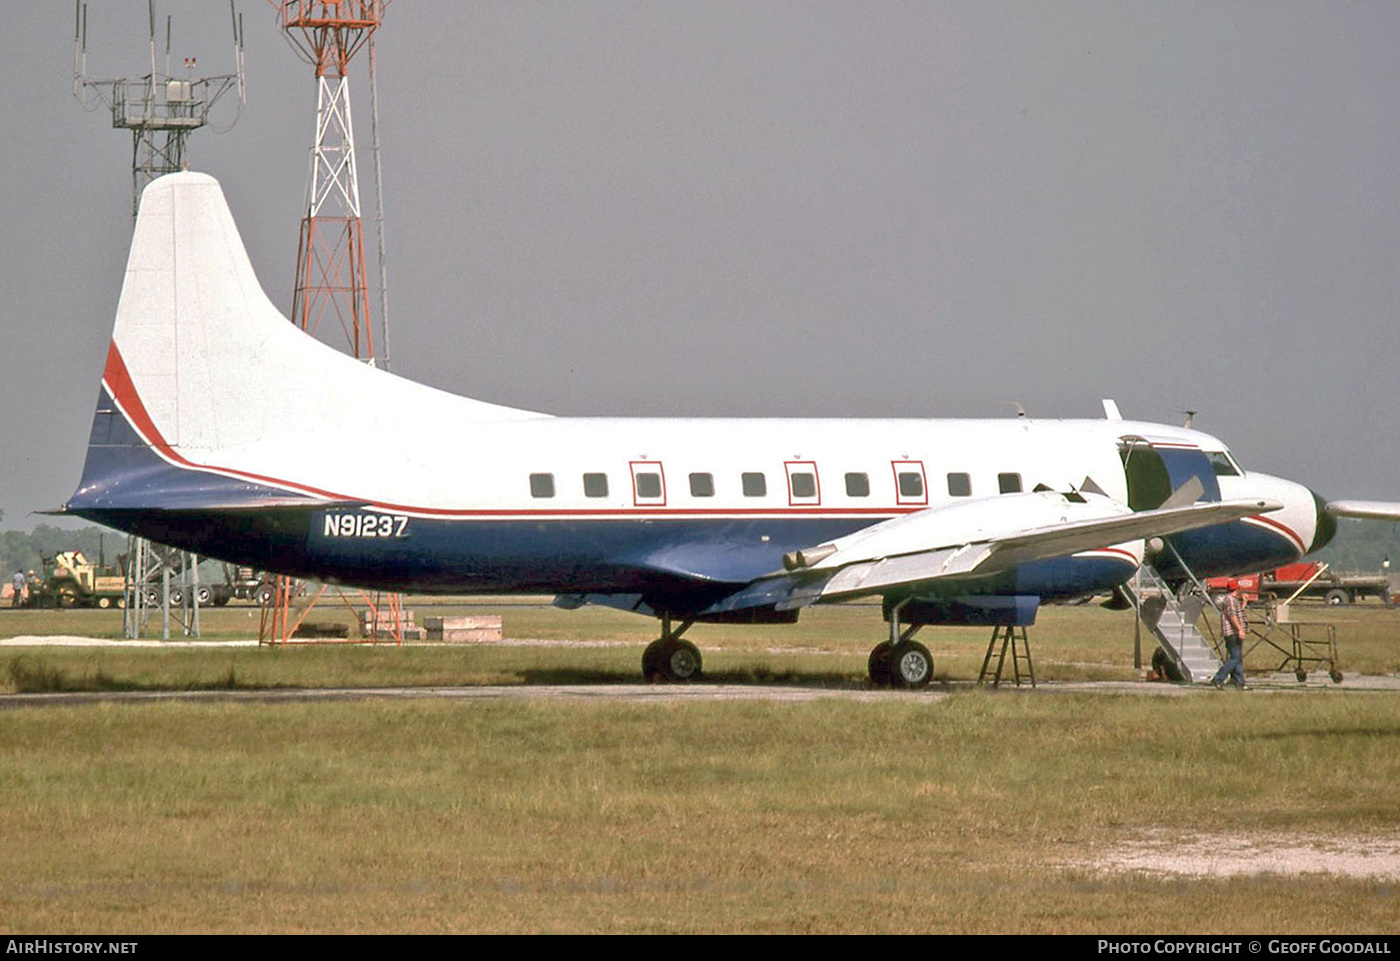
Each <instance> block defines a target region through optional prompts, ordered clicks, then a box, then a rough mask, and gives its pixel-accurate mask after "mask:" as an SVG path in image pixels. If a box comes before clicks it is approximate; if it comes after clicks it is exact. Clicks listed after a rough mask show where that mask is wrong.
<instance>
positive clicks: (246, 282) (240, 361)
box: [66, 173, 545, 513]
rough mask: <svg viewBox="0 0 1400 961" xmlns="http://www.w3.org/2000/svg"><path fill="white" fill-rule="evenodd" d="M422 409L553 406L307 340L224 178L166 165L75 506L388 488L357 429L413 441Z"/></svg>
mask: <svg viewBox="0 0 1400 961" xmlns="http://www.w3.org/2000/svg"><path fill="white" fill-rule="evenodd" d="M425 411H427V412H430V413H431V416H432V417H433V418H435V419H440V418H442V417H448V418H451V422H452V423H456V424H468V425H470V424H473V423H478V424H480V423H496V422H501V421H513V420H520V419H533V418H538V417H542V416H545V415H541V414H535V413H531V412H529V411H521V410H514V409H511V408H507V407H498V406H496V405H494V404H486V403H482V402H480V401H474V400H468V399H466V398H461V397H456V396H454V395H451V394H446V393H444V392H442V391H437V390H434V389H432V388H429V387H424V386H422V385H419V384H415V383H412V382H411V381H406V380H404V379H402V378H399V377H394V376H392V375H389V374H387V373H385V372H383V371H378V370H375V369H373V368H371V367H369V366H368V365H366V364H363V363H361V362H359V361H357V360H355V359H353V358H350V357H347V356H345V355H344V354H341V353H339V352H338V351H335V350H333V349H331V348H330V347H327V346H326V345H324V344H321V343H320V342H318V341H316V340H314V339H313V338H311V337H308V336H307V335H305V334H304V333H302V332H301V331H300V330H298V329H297V328H295V327H294V326H293V325H292V324H291V323H289V322H288V321H287V320H286V318H285V317H283V316H282V314H281V312H280V311H278V310H277V308H276V307H275V306H274V305H273V304H272V302H271V301H270V300H268V298H267V295H266V294H265V293H264V292H263V289H262V287H261V286H260V285H259V283H258V280H257V277H256V276H255V275H254V273H253V267H252V264H251V263H250V262H249V260H248V255H247V252H246V251H245V250H244V247H243V242H242V240H241V239H240V237H239V235H238V228H237V227H236V226H235V225H234V222H233V216H232V214H231V213H230V212H229V208H228V204H227V203H226V202H225V200H224V195H223V191H222V190H221V189H220V187H219V184H218V182H217V181H215V180H214V179H213V178H212V177H209V176H206V175H204V174H197V173H177V174H171V175H169V176H166V177H162V178H160V179H158V180H156V181H154V182H152V183H151V185H150V186H149V187H147V188H146V191H145V193H144V194H143V195H142V198H141V209H140V213H139V215H138V217H137V220H136V231H135V235H134V237H133V239H132V245H131V256H130V259H129V261H128V264H127V270H126V279H125V283H124V285H123V287H122V294H121V300H120V302H119V303H118V306H117V320H116V327H115V330H114V331H113V334H112V344H111V348H110V349H109V351H108V354H107V365H106V369H105V370H104V372H103V377H102V390H101V392H100V394H99V397H98V405H97V414H96V417H95V418H94V420H93V429H92V435H91V437H90V438H89V442H88V458H87V463H86V465H85V466H84V470H83V479H82V482H81V484H80V486H79V490H78V492H77V493H76V494H75V495H74V496H73V497H72V498H70V499H69V502H68V504H67V505H66V509H67V510H70V511H74V512H77V513H82V512H84V511H88V512H95V511H98V510H122V509H146V510H149V509H166V510H169V509H185V508H190V509H192V508H197V507H205V506H212V505H213V504H215V503H218V504H228V505H231V506H237V505H247V506H252V505H256V504H269V503H274V502H282V503H285V502H287V501H288V500H298V499H300V500H306V499H310V500H311V501H319V500H326V499H332V500H345V499H355V500H373V499H376V498H379V497H384V496H389V495H390V494H391V492H390V491H388V490H386V489H383V488H385V485H386V484H388V483H389V482H390V478H388V477H387V475H386V476H378V475H376V473H375V472H374V471H373V470H369V471H366V470H364V469H363V465H359V464H357V462H356V461H355V460H354V459H353V449H354V447H355V438H362V437H365V436H376V435H385V436H399V437H402V436H403V430H404V426H405V424H406V423H416V422H420V421H422V420H423V418H424V412H425ZM439 422H440V421H439ZM347 490H354V491H356V493H355V494H347V493H344V492H345V491H347Z"/></svg>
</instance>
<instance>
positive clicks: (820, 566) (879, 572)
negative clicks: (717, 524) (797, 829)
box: [711, 492, 1283, 612]
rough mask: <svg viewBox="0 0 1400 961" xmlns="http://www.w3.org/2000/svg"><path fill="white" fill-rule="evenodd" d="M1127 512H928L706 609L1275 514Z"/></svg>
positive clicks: (906, 584)
mask: <svg viewBox="0 0 1400 961" xmlns="http://www.w3.org/2000/svg"><path fill="white" fill-rule="evenodd" d="M1177 502H1179V499H1178V498H1173V499H1172V501H1169V502H1168V504H1169V505H1171V506H1166V507H1162V508H1158V509H1157V510H1151V511H1138V512H1136V513H1134V512H1132V511H1130V510H1129V509H1128V508H1127V507H1126V506H1125V505H1123V504H1120V503H1118V502H1117V501H1115V500H1113V499H1112V498H1109V497H1105V496H1102V495H1098V494H1091V493H1083V492H1071V493H1068V494H1062V493H1056V492H1043V493H1029V494H1006V495H1000V496H997V497H989V498H983V499H980V500H975V501H967V502H964V503H961V504H957V505H953V506H948V507H940V508H931V509H929V510H924V511H918V512H916V513H913V514H907V515H905V516H902V517H897V518H894V519H892V520H888V521H885V522H883V523H881V524H876V525H873V526H871V527H868V528H866V529H864V530H861V531H857V532H856V533H854V534H850V535H848V536H846V537H843V538H839V539H837V540H834V541H832V542H831V543H829V544H821V545H818V546H816V547H814V548H810V549H807V550H802V551H794V552H793V553H792V554H789V555H787V556H786V557H785V558H784V566H785V567H786V568H787V569H786V570H784V571H775V572H773V573H772V574H770V575H768V576H766V577H763V578H760V579H759V580H757V581H755V582H754V583H752V584H750V585H749V586H748V587H745V588H744V589H743V590H741V591H738V592H737V593H735V594H732V595H730V596H729V597H727V598H725V599H724V600H723V601H721V602H719V603H718V604H716V605H715V606H714V607H713V608H712V609H711V610H713V611H716V612H718V611H725V610H739V609H742V608H745V607H753V606H760V605H762V606H767V605H773V606H774V607H775V608H776V609H778V610H786V609H791V608H794V607H805V606H807V605H810V604H815V603H818V602H822V601H834V600H843V599H847V598H853V597H859V596H862V595H871V594H885V593H890V592H900V593H908V594H916V593H918V592H919V591H920V590H921V589H930V588H933V587H934V586H937V587H938V588H939V589H940V590H941V591H946V590H954V591H958V590H968V591H970V592H973V593H975V592H976V590H977V587H978V586H979V585H980V584H985V583H986V582H987V580H988V579H989V578H991V577H993V576H995V575H997V574H1000V573H1003V572H1006V571H1009V570H1011V569H1012V568H1014V567H1016V566H1017V565H1020V564H1026V563H1029V562H1031V561H1037V560H1046V559H1050V558H1056V557H1067V556H1070V555H1072V554H1076V553H1079V552H1082V551H1090V550H1098V549H1103V548H1107V547H1111V546H1113V545H1116V544H1123V543H1126V542H1129V541H1137V540H1141V539H1144V538H1148V537H1158V536H1166V535H1168V534H1175V533H1179V532H1181V531H1186V530H1192V529H1194V528H1198V527H1209V526H1212V525H1215V524H1222V523H1225V522H1227V521H1232V520H1237V519H1238V518H1241V517H1249V516H1253V515H1257V514H1261V513H1267V512H1269V511H1274V510H1278V509H1280V508H1281V507H1282V506H1283V505H1282V504H1278V503H1274V502H1270V501H1257V500H1250V501H1215V502H1208V503H1196V504H1187V505H1183V506H1175V504H1176V503H1177Z"/></svg>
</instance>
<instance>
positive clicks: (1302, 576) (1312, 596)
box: [1206, 561, 1394, 607]
mask: <svg viewBox="0 0 1400 961" xmlns="http://www.w3.org/2000/svg"><path fill="white" fill-rule="evenodd" d="M1232 579H1233V580H1237V581H1239V583H1240V586H1241V587H1242V588H1244V591H1245V594H1246V595H1247V596H1249V597H1250V599H1255V598H1257V597H1259V596H1260V595H1266V596H1267V595H1272V596H1273V597H1276V598H1279V599H1281V600H1283V599H1288V600H1314V601H1322V602H1323V603H1324V604H1327V605H1329V606H1333V607H1337V606H1340V605H1343V604H1355V603H1356V602H1357V601H1360V600H1364V599H1365V598H1368V597H1374V598H1377V599H1379V600H1380V602H1381V603H1382V604H1384V605H1385V606H1386V607H1392V606H1393V605H1394V600H1393V599H1392V598H1391V595H1390V578H1389V577H1388V576H1386V575H1384V574H1366V573H1361V572H1355V571H1334V570H1332V568H1330V567H1329V566H1328V565H1327V564H1325V563H1321V562H1319V561H1299V562H1297V563H1296V564H1285V565H1284V566H1283V567H1278V568H1275V569H1274V570H1271V571H1260V572H1259V573H1257V574H1241V575H1240V576H1239V577H1236V578H1228V577H1212V578H1210V579H1209V580H1208V581H1206V584H1207V586H1209V587H1210V589H1211V590H1212V591H1224V590H1225V589H1226V585H1227V584H1228V582H1229V581H1230V580H1232Z"/></svg>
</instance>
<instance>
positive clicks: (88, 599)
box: [28, 551, 126, 608]
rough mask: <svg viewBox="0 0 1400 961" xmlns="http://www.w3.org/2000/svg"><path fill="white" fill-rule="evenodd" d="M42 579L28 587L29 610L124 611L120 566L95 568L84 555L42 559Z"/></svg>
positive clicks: (72, 553) (73, 553)
mask: <svg viewBox="0 0 1400 961" xmlns="http://www.w3.org/2000/svg"><path fill="white" fill-rule="evenodd" d="M40 560H41V562H42V565H41V566H42V567H43V575H42V576H41V577H36V578H35V579H34V580H33V581H31V583H30V585H29V600H28V604H29V606H30V607H102V608H107V607H125V606H126V590H125V586H126V580H125V578H124V577H123V576H122V569H121V567H120V566H112V565H109V564H103V563H97V564H94V563H92V562H91V561H89V560H88V559H87V557H86V556H84V554H83V552H82V551H60V552H59V553H58V554H56V555H54V556H53V557H51V558H50V557H41V558H40Z"/></svg>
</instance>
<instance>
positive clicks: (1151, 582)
mask: <svg viewBox="0 0 1400 961" xmlns="http://www.w3.org/2000/svg"><path fill="white" fill-rule="evenodd" d="M1141 572H1142V573H1141V576H1140V578H1139V579H1138V584H1137V585H1136V590H1137V591H1138V592H1139V593H1140V595H1141V596H1140V597H1138V596H1134V590H1135V586H1134V585H1132V584H1127V585H1124V587H1123V591H1124V593H1125V594H1126V595H1127V597H1128V600H1129V601H1131V602H1132V603H1133V606H1134V607H1136V608H1137V609H1138V611H1139V612H1140V614H1141V617H1142V623H1143V625H1144V626H1146V627H1147V629H1148V630H1149V631H1151V632H1152V635H1153V636H1154V637H1155V638H1156V639H1157V646H1158V647H1160V648H1161V649H1162V651H1163V652H1164V653H1165V655H1166V657H1167V659H1168V661H1170V662H1171V663H1172V664H1173V665H1174V666H1175V668H1176V670H1177V672H1178V674H1179V676H1180V678H1181V680H1183V681H1190V682H1191V683H1193V684H1208V683H1210V680H1211V678H1213V677H1215V673H1216V671H1218V670H1220V664H1221V661H1220V657H1219V656H1218V655H1217V654H1216V651H1215V647H1214V645H1213V644H1212V641H1211V639H1210V638H1208V637H1206V636H1205V635H1204V634H1202V633H1201V631H1200V629H1199V628H1198V627H1197V622H1198V621H1199V620H1200V618H1201V611H1202V610H1204V608H1205V606H1206V605H1207V604H1210V605H1211V609H1212V610H1214V609H1215V605H1214V604H1211V602H1210V595H1209V593H1208V592H1207V591H1206V589H1205V585H1203V584H1201V583H1200V582H1199V581H1196V579H1195V578H1194V577H1193V578H1192V581H1193V582H1194V585H1195V587H1196V590H1194V591H1192V592H1190V593H1188V594H1186V595H1185V596H1178V595H1177V592H1176V591H1173V590H1172V589H1171V585H1169V584H1168V583H1167V582H1166V581H1165V580H1163V579H1162V576H1161V575H1160V574H1158V573H1157V571H1156V569H1154V568H1153V567H1152V566H1151V565H1150V564H1143V565H1142V567H1141Z"/></svg>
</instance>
